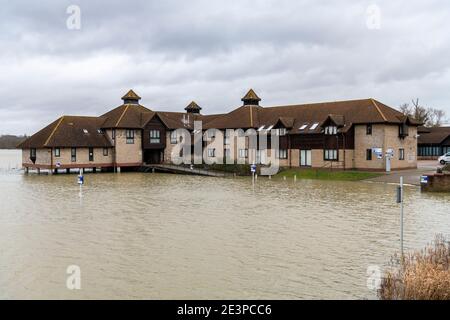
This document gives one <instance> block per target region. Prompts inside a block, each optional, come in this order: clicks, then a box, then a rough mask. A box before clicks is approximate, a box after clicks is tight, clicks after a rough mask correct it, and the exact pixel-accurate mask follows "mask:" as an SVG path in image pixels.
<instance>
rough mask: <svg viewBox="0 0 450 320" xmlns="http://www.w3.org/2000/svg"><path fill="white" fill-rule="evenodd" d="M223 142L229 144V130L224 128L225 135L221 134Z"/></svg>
mask: <svg viewBox="0 0 450 320" xmlns="http://www.w3.org/2000/svg"><path fill="white" fill-rule="evenodd" d="M223 144H224V145H226V146H227V145H229V144H230V131H228V130H225V135H224V136H223Z"/></svg>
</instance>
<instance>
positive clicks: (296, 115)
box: [19, 90, 419, 170]
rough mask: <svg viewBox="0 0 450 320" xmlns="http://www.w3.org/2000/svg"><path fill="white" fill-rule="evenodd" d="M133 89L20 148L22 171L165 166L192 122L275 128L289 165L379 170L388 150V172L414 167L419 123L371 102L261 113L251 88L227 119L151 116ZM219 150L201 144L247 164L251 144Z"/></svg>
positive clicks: (194, 108)
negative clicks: (111, 105) (104, 108)
mask: <svg viewBox="0 0 450 320" xmlns="http://www.w3.org/2000/svg"><path fill="white" fill-rule="evenodd" d="M140 99H141V98H140V97H139V96H138V95H137V94H136V93H135V92H134V91H132V90H130V91H129V92H128V93H127V94H126V95H125V96H123V97H122V100H123V104H122V105H120V106H118V107H117V108H115V109H113V110H111V111H109V112H107V113H105V114H103V115H101V116H99V117H82V116H62V117H61V118H59V119H57V120H56V121H54V122H52V123H51V124H49V125H48V126H47V127H45V128H43V129H42V130H40V131H39V132H37V133H35V134H34V135H33V136H31V137H30V138H28V139H27V140H26V141H24V142H23V143H22V144H20V145H19V148H21V149H22V150H23V155H22V160H23V161H22V162H23V166H24V167H25V168H38V169H52V170H54V169H70V168H102V169H106V168H136V167H139V166H141V165H142V164H145V163H170V161H171V158H170V157H171V153H172V149H173V147H174V146H175V144H176V142H177V139H178V138H179V137H177V136H176V133H175V130H176V129H178V128H184V129H187V130H189V131H190V132H191V133H192V132H193V131H194V121H202V124H203V129H216V130H220V131H221V132H225V129H238V128H239V129H244V130H247V129H254V130H255V131H256V132H258V133H261V132H267V133H268V135H270V132H272V129H276V130H277V132H278V134H279V136H280V138H279V149H278V150H277V151H276V157H277V158H278V159H279V161H280V165H281V166H286V167H301V166H305V167H333V168H342V169H371V170H383V169H384V168H385V165H386V164H385V160H384V159H382V158H380V157H378V156H377V155H376V154H375V153H374V152H373V150H374V149H378V150H383V152H385V151H387V150H389V149H391V150H392V151H393V153H394V156H393V158H392V160H391V167H392V168H393V169H402V168H415V167H417V137H418V135H417V127H418V125H419V123H418V122H417V121H415V120H414V119H411V118H410V117H407V116H404V115H403V114H402V113H400V112H399V111H397V110H395V109H393V108H390V107H388V106H386V105H385V104H383V103H381V102H378V101H376V100H374V99H362V100H349V101H337V102H323V103H313V104H300V105H288V106H275V107H263V106H260V101H261V99H260V98H259V97H258V95H257V94H256V93H255V92H254V91H253V90H250V91H249V92H248V93H247V94H246V95H245V96H244V97H243V98H242V99H241V100H242V102H243V103H242V105H241V106H240V107H238V108H235V109H234V110H232V111H231V112H229V113H224V114H216V115H203V114H202V113H201V109H202V108H201V107H200V106H198V105H197V104H196V103H195V102H191V103H190V104H189V105H188V106H187V107H186V108H185V112H165V111H152V110H150V109H148V108H146V107H144V106H142V105H141V104H140V103H139V101H140ZM224 142H225V143H224V147H223V148H224V149H223V150H216V149H214V148H211V145H207V144H204V148H205V154H206V155H207V156H208V157H210V158H212V159H211V160H214V158H217V157H223V156H228V155H229V154H230V153H231V154H234V155H235V157H236V158H241V160H242V159H246V160H247V161H248V159H249V152H248V143H247V145H244V146H243V147H241V148H239V147H238V146H236V145H234V149H233V150H232V151H233V152H230V145H233V143H230V138H229V137H226V136H225V137H224ZM267 156H270V138H269V142H268V148H267V149H263V150H260V151H258V160H260V159H261V158H264V157H267Z"/></svg>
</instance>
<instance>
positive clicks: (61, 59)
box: [0, 0, 450, 134]
mask: <svg viewBox="0 0 450 320" xmlns="http://www.w3.org/2000/svg"><path fill="white" fill-rule="evenodd" d="M0 4H1V11H0V28H1V32H0V48H1V50H0V75H1V76H0V93H1V95H2V97H3V98H2V100H3V101H2V103H1V104H0V134H4V133H13V134H23V133H27V134H31V133H34V132H35V131H37V130H38V129H40V128H41V127H43V126H44V125H47V124H48V123H49V122H50V121H52V120H54V119H56V118H57V117H59V116H60V115H63V114H70V115H100V114H102V113H104V112H106V111H107V110H109V109H112V108H114V107H116V106H118V105H120V103H121V100H120V97H121V96H122V95H123V94H124V93H125V92H126V91H127V90H128V89H129V88H133V89H134V90H135V91H136V92H137V93H138V94H139V95H140V96H141V97H142V98H143V99H142V100H141V103H142V104H143V105H145V106H146V107H148V108H150V109H153V110H170V111H183V108H184V107H185V106H186V105H187V104H188V103H189V102H190V101H191V100H196V101H197V102H198V103H199V104H200V106H202V107H203V111H204V113H219V112H227V111H230V110H232V109H233V108H235V107H237V106H239V105H240V103H241V101H240V98H241V97H242V96H243V95H244V94H245V92H246V91H247V90H248V89H249V88H250V87H252V88H254V89H255V91H256V92H257V93H258V94H259V95H260V97H261V98H262V100H263V101H262V104H263V105H281V104H294V103H307V102H319V101H329V100H342V99H356V98H368V97H373V98H376V99H378V100H380V101H382V102H384V103H386V104H388V105H390V106H393V107H397V106H398V105H400V104H401V103H403V102H409V101H410V100H411V98H415V97H419V98H420V99H421V102H422V103H423V104H426V105H427V106H432V107H436V108H442V109H445V110H446V112H447V115H448V116H449V115H450V90H449V89H450V69H449V67H450V41H449V38H450V3H449V2H448V1H445V0H443V1H433V0H431V1H430V0H428V1H423V0H422V1H419V0H410V1H361V0H354V1H322V0H313V1H299V0H292V1H280V0H276V1H269V0H262V1H261V0H260V1H245V0H239V1H230V0H227V1H219V0H214V1H212V0H209V1H207V0H204V1H203V0H201V1H196V0H190V1H167V0H166V1H111V0H109V1H92V0H91V1H84V0H80V1H61V0H59V1H45V0H41V1H16V0H15V1H6V0H0ZM373 4H376V5H377V6H378V8H379V9H380V11H379V12H380V15H379V18H380V19H378V15H377V14H376V10H373V8H374V7H369V6H370V5H373ZM70 5H78V6H79V8H80V9H81V28H80V29H79V30H77V29H75V30H73V29H68V28H67V19H68V18H69V16H71V15H70V14H68V13H67V12H66V10H67V7H68V6H70ZM70 21H74V20H70Z"/></svg>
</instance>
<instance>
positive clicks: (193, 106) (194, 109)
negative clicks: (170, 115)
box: [184, 101, 202, 113]
mask: <svg viewBox="0 0 450 320" xmlns="http://www.w3.org/2000/svg"><path fill="white" fill-rule="evenodd" d="M184 110H186V112H187V113H200V110H202V108H201V107H200V106H199V105H198V104H197V103H196V102H195V101H192V102H191V103H189V105H188V106H187V107H186V108H184Z"/></svg>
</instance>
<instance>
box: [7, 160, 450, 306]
mask: <svg viewBox="0 0 450 320" xmlns="http://www.w3.org/2000/svg"><path fill="white" fill-rule="evenodd" d="M2 157H3V159H6V158H8V157H9V155H5V153H3V154H1V152H0V159H2ZM8 159H9V158H8ZM0 163H1V160H0ZM3 163H5V161H4V162H3ZM8 167H9V168H12V167H14V165H11V164H9V165H3V170H2V171H1V173H0V203H1V209H0V255H1V257H2V258H1V259H0V288H1V289H0V298H75V299H77V298H113V299H114V298H126V299H127V298H150V299H151V298H156V299H159V298H162V299H164V298H165V299H173V298H193V299H195V298H209V299H212V298H217V299H225V298H242V299H246V298H278V299H285V298H293V299H301V298H356V299H359V298H375V292H373V291H371V290H369V289H368V288H367V285H366V283H367V268H368V267H369V266H373V265H376V266H380V267H383V266H384V265H385V264H386V263H387V262H389V258H390V255H391V254H393V253H394V252H395V251H396V250H397V249H398V247H399V208H398V206H397V204H396V203H395V186H394V185H387V184H378V183H366V182H349V181H320V180H301V179H298V180H297V181H296V182H294V180H293V179H286V181H284V180H282V179H281V180H280V179H278V180H277V179H272V180H268V179H266V178H265V179H258V181H257V183H256V185H255V186H252V183H251V180H250V178H248V177H242V178H235V179H233V178H227V179H224V178H210V177H196V176H179V175H170V174H151V173H146V174H143V173H122V174H87V175H86V177H85V180H86V184H85V186H84V187H83V191H82V197H81V198H80V197H79V187H78V185H77V183H76V176H75V175H65V174H61V175H53V176H46V175H42V176H37V175H29V176H26V175H23V174H21V173H20V172H17V171H14V170H7V169H8ZM449 207H450V195H445V194H422V193H420V190H419V188H417V187H407V188H406V191H405V241H406V243H405V246H406V247H407V248H421V247H423V245H424V244H426V243H427V242H429V241H431V240H433V239H434V234H435V233H444V234H448V232H449V230H450V216H449V214H450V211H449ZM73 264H75V265H78V266H79V267H80V268H81V275H82V289H81V290H73V291H71V290H68V289H67V288H66V278H67V274H66V268H67V266H69V265H73Z"/></svg>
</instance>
